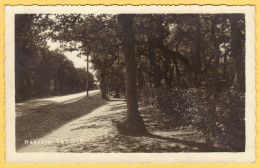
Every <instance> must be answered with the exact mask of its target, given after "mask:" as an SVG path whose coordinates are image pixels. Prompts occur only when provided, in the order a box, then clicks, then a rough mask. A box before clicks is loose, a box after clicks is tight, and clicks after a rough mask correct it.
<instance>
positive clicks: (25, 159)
mask: <svg viewBox="0 0 260 168" xmlns="http://www.w3.org/2000/svg"><path fill="white" fill-rule="evenodd" d="M255 41H256V39H255V7H254V6H225V5H221V6H210V5H205V6H196V5H189V6H188V5H186V6H185V5H181V6H167V5H164V6H160V5H158V6H131V5H127V6H116V5H112V6H103V5H97V6H66V5H65V6H36V5H34V6H22V5H20V6H6V7H5V88H6V92H5V94H6V99H5V101H6V103H5V107H6V112H5V116H6V127H5V131H6V162H7V163H66V164H67V163H254V162H255V135H256V131H255V122H256V118H255V107H256V101H255Z"/></svg>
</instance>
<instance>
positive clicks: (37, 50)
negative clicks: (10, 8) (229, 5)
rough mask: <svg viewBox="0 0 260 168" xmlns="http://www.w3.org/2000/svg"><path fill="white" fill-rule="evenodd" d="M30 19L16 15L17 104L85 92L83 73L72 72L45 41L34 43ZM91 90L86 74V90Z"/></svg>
mask: <svg viewBox="0 0 260 168" xmlns="http://www.w3.org/2000/svg"><path fill="white" fill-rule="evenodd" d="M32 18H33V16H32V15H30V16H29V15H16V20H15V90H16V93H15V98H16V101H17V102H19V101H24V100H28V99H31V98H37V97H46V96H51V95H63V94H70V93H76V92H80V91H85V90H86V87H87V84H86V81H87V72H86V70H84V69H80V68H75V67H74V65H73V62H72V61H70V60H69V59H68V58H66V56H65V55H64V54H62V52H61V51H59V50H56V51H50V50H49V49H48V46H47V43H46V41H44V40H40V39H37V38H38V37H36V36H34V34H33V33H32V28H33V24H32ZM35 39H37V43H36V40H35ZM94 87H95V86H94V77H93V75H92V74H91V73H89V90H91V89H94Z"/></svg>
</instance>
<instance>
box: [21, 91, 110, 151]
mask: <svg viewBox="0 0 260 168" xmlns="http://www.w3.org/2000/svg"><path fill="white" fill-rule="evenodd" d="M104 104H106V101H105V100H103V99H101V96H100V94H97V95H94V96H92V97H91V98H83V99H81V100H79V101H77V102H74V103H68V104H58V103H55V104H51V105H46V106H42V107H40V108H38V109H36V110H35V112H32V113H30V114H28V115H24V116H21V117H18V118H16V148H17V149H19V148H21V147H22V146H23V145H24V141H25V140H34V139H36V138H39V137H42V136H44V135H46V134H47V133H49V132H51V131H53V130H55V129H57V128H59V127H60V126H62V125H64V124H66V123H67V122H69V121H71V120H73V119H76V118H78V117H81V116H83V115H85V114H88V113H90V112H91V111H93V110H94V109H96V108H97V107H99V106H101V105H104Z"/></svg>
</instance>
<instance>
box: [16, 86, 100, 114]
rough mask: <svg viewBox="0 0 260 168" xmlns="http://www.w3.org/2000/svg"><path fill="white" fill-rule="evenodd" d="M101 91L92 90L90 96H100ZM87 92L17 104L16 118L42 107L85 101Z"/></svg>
mask: <svg viewBox="0 0 260 168" xmlns="http://www.w3.org/2000/svg"><path fill="white" fill-rule="evenodd" d="M99 92H100V90H91V91H89V96H90V97H91V96H94V95H96V94H98V93H99ZM86 94H87V93H86V92H81V93H76V94H70V95H65V96H53V97H47V98H40V99H33V100H29V101H25V102H22V103H16V104H15V113H16V117H21V116H23V115H27V114H30V113H32V112H34V111H35V110H36V109H38V108H39V107H41V106H46V105H50V104H68V103H73V102H75V101H78V100H80V99H83V98H84V97H86Z"/></svg>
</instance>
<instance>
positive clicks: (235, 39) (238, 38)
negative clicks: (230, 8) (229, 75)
mask: <svg viewBox="0 0 260 168" xmlns="http://www.w3.org/2000/svg"><path fill="white" fill-rule="evenodd" d="M239 18H240V16H239V15H232V16H231V17H230V18H229V20H230V25H231V56H232V57H233V59H234V60H235V69H236V74H235V79H234V84H235V88H236V89H237V90H240V91H245V56H244V52H243V43H242V41H244V40H245V39H244V38H245V37H244V36H243V35H242V33H241V32H240V30H239V26H238V21H239Z"/></svg>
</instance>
